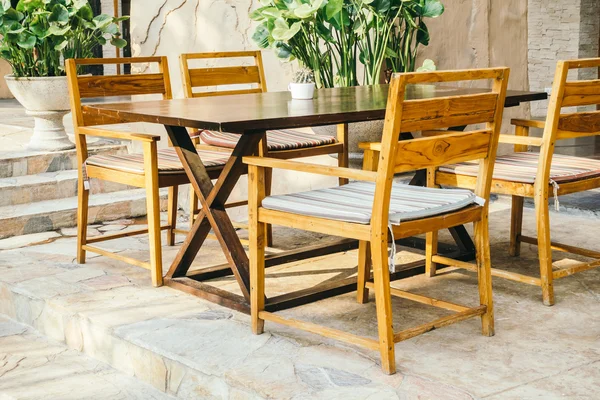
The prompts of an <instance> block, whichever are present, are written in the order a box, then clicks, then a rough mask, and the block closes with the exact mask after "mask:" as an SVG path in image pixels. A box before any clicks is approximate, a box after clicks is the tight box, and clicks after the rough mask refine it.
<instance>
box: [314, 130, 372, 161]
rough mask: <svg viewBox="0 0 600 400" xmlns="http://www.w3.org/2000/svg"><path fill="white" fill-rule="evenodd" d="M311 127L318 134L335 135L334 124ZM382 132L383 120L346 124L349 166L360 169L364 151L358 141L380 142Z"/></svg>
mask: <svg viewBox="0 0 600 400" xmlns="http://www.w3.org/2000/svg"><path fill="white" fill-rule="evenodd" d="M312 129H313V131H315V133H318V134H320V135H330V136H336V126H335V125H325V126H315V127H313V128H312ZM382 134H383V120H376V121H365V122H353V123H351V124H348V163H349V166H350V167H351V168H356V169H362V163H363V159H364V154H363V153H364V151H363V150H361V149H359V148H358V144H359V143H360V142H380V141H381V135H382ZM333 157H337V156H333Z"/></svg>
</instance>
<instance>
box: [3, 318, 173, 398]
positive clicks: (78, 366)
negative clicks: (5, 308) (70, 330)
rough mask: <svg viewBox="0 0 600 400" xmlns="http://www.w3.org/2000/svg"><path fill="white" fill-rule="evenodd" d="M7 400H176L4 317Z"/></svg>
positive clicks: (4, 376)
mask: <svg viewBox="0 0 600 400" xmlns="http://www.w3.org/2000/svg"><path fill="white" fill-rule="evenodd" d="M0 354H2V356H3V360H2V361H3V363H2V364H3V365H2V366H1V367H0V376H1V377H2V379H0V393H1V394H2V395H1V396H0V397H2V399H6V400H8V399H15V400H17V399H67V398H69V399H74V398H79V399H84V398H87V399H97V400H100V399H106V400H108V399H117V398H118V399H132V400H135V399H137V400H146V399H152V400H159V399H161V400H162V399H165V400H166V399H173V397H172V396H169V395H168V394H165V393H164V392H159V391H158V390H157V389H155V388H153V387H152V386H150V385H148V384H146V383H143V382H140V381H139V380H138V379H136V378H134V377H131V376H127V375H126V374H124V373H122V372H119V371H117V370H115V369H114V368H112V367H110V366H109V365H108V364H105V363H99V362H98V361H97V360H94V359H93V358H91V357H88V356H85V355H83V354H81V353H80V352H78V351H76V350H72V349H69V348H68V347H67V346H65V344H64V343H59V342H56V341H54V340H49V339H47V338H45V337H43V336H42V335H40V334H39V333H38V332H36V331H35V330H33V329H31V328H30V327H27V326H26V325H22V324H20V323H18V322H16V321H13V320H11V319H8V318H6V317H2V316H0Z"/></svg>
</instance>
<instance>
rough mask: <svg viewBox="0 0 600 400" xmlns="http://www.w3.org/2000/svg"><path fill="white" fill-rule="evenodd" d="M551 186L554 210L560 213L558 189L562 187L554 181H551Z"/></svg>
mask: <svg viewBox="0 0 600 400" xmlns="http://www.w3.org/2000/svg"><path fill="white" fill-rule="evenodd" d="M550 184H551V185H552V194H553V195H554V209H555V210H556V211H560V203H559V201H558V189H560V186H558V183H556V182H555V181H554V180H553V179H550Z"/></svg>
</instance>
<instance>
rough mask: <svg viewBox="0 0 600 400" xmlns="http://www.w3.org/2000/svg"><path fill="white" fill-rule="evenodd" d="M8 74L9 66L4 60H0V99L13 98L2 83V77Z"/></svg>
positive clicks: (9, 71)
mask: <svg viewBox="0 0 600 400" xmlns="http://www.w3.org/2000/svg"><path fill="white" fill-rule="evenodd" d="M10 73H11V69H10V65H8V63H7V62H6V61H4V60H0V99H10V98H12V97H13V96H12V94H11V93H10V91H9V90H8V88H7V87H6V82H5V81H4V75H7V74H10Z"/></svg>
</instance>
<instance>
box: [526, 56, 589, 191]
mask: <svg viewBox="0 0 600 400" xmlns="http://www.w3.org/2000/svg"><path fill="white" fill-rule="evenodd" d="M583 68H600V58H589V59H582V60H572V61H559V62H558V64H557V67H556V73H555V75H554V83H553V85H552V95H551V96H550V102H549V104H548V115H547V117H546V124H545V127H544V135H543V138H542V146H541V148H540V161H539V166H540V168H538V174H537V176H536V182H546V183H547V182H548V181H549V179H550V167H551V164H552V155H553V154H554V144H555V142H556V141H557V140H561V139H572V138H577V137H584V136H594V135H600V110H597V111H585V110H581V111H577V112H568V113H564V114H563V113H562V111H563V110H562V109H563V108H564V107H583V106H593V105H600V79H593V80H576V81H571V80H568V79H569V78H568V74H569V71H572V70H579V69H583ZM545 186H547V185H545Z"/></svg>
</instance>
